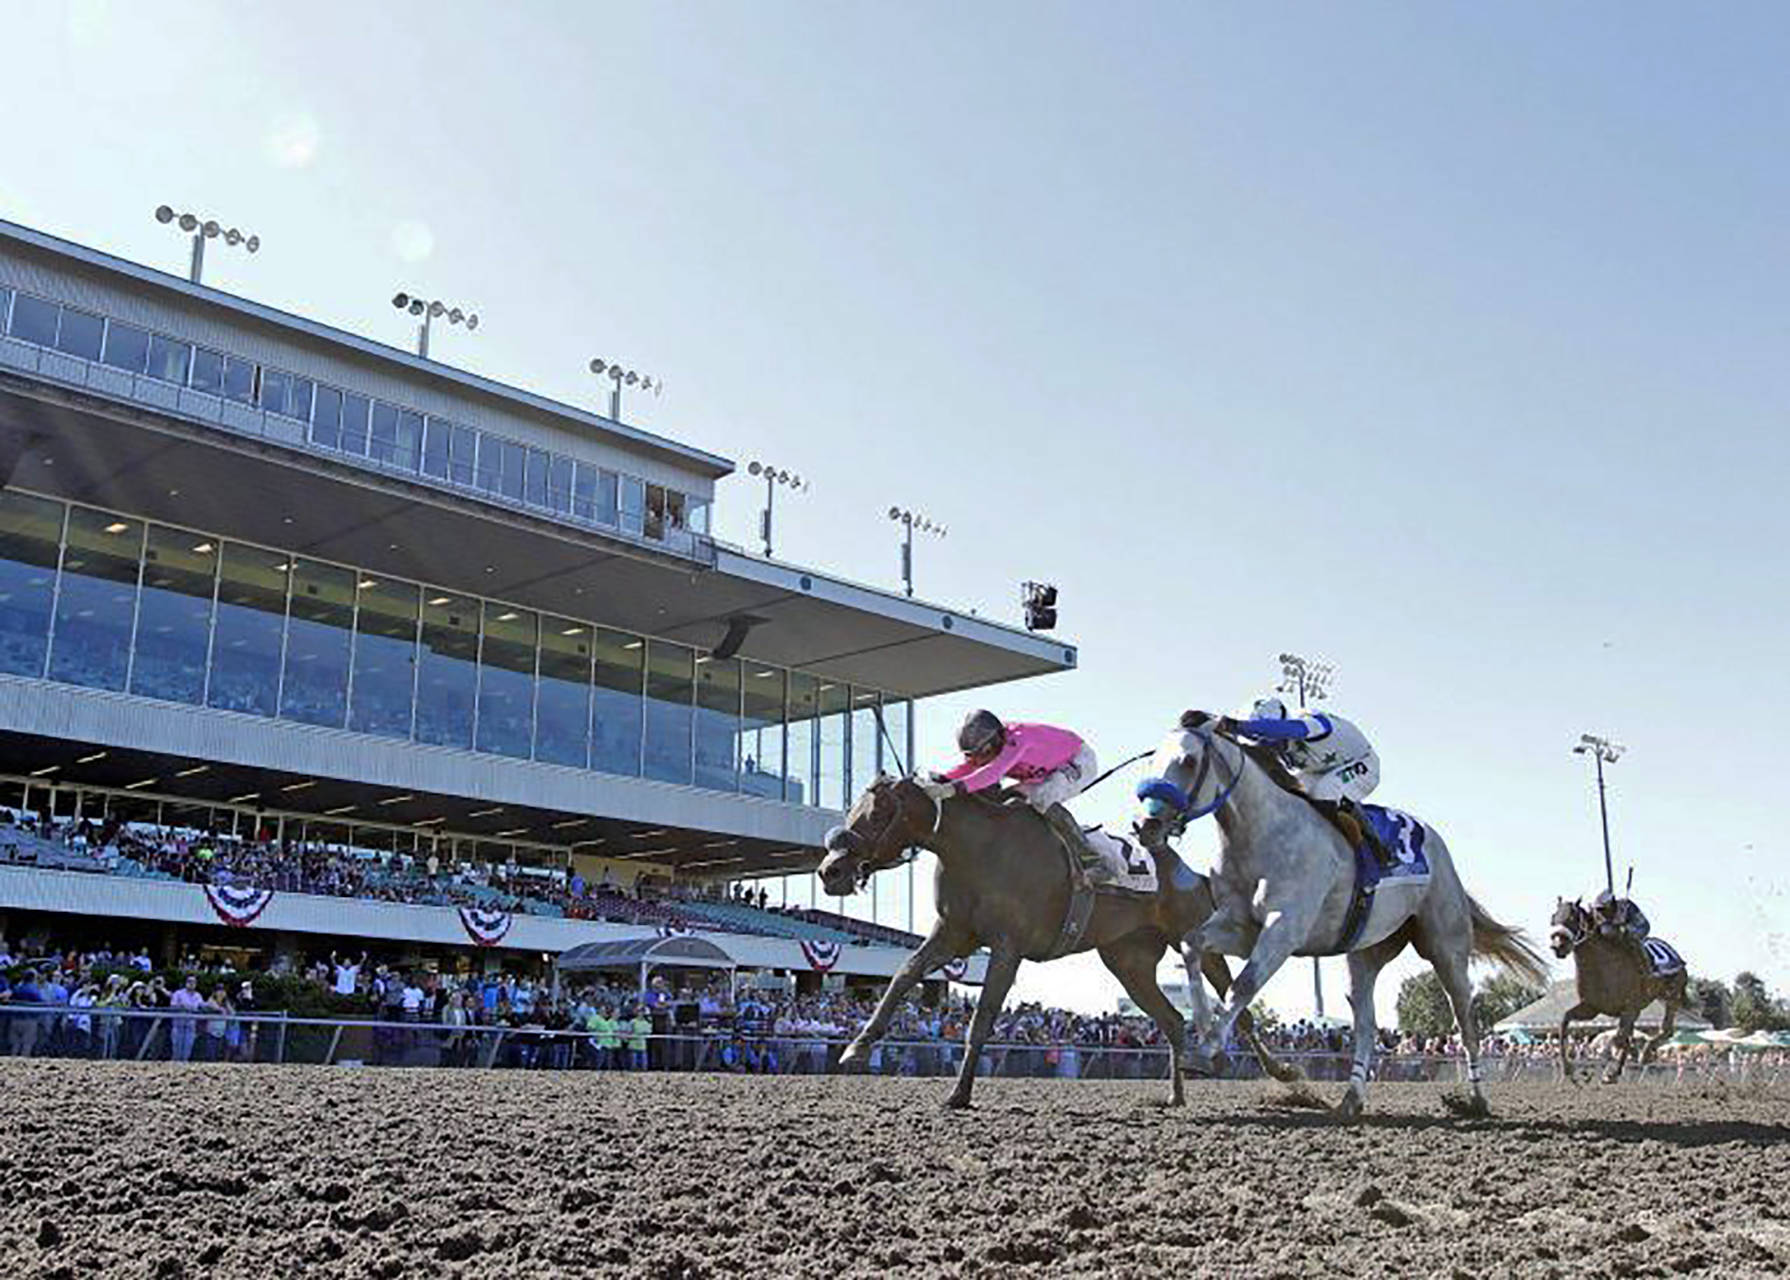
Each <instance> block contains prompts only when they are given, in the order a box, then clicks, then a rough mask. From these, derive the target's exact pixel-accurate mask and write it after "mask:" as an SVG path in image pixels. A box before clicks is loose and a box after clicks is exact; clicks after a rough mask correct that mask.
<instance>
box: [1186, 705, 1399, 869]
mask: <svg viewBox="0 0 1790 1280" xmlns="http://www.w3.org/2000/svg"><path fill="white" fill-rule="evenodd" d="M1218 729H1219V731H1220V732H1223V733H1229V734H1233V735H1235V736H1236V737H1239V738H1247V739H1248V740H1250V741H1251V742H1258V743H1262V744H1263V745H1266V746H1268V747H1270V748H1271V749H1272V750H1273V752H1274V754H1275V756H1276V758H1278V759H1279V761H1280V763H1281V764H1282V765H1284V766H1285V767H1286V770H1287V772H1288V773H1290V774H1292V776H1293V781H1294V782H1296V783H1298V784H1299V789H1300V790H1301V791H1303V792H1304V793H1305V795H1306V797H1307V798H1308V799H1310V801H1311V802H1312V804H1313V805H1315V806H1316V807H1317V808H1318V809H1319V810H1320V811H1321V812H1322V813H1323V814H1324V816H1325V817H1327V818H1329V819H1330V821H1331V822H1333V823H1335V824H1336V825H1337V826H1338V827H1340V828H1342V830H1343V834H1344V835H1345V836H1347V835H1349V834H1350V830H1349V828H1350V827H1351V826H1354V827H1358V828H1359V829H1360V831H1361V835H1362V837H1363V838H1365V839H1366V841H1367V844H1368V847H1369V848H1370V849H1372V850H1373V853H1374V856H1375V857H1376V858H1377V859H1379V862H1380V866H1381V868H1382V869H1390V868H1392V867H1394V866H1396V865H1397V860H1396V858H1395V857H1394V856H1393V853H1392V851H1391V850H1390V849H1388V848H1386V846H1385V845H1383V844H1382V843H1381V842H1380V837H1379V834H1378V833H1377V832H1376V831H1375V830H1374V827H1373V824H1371V823H1370V822H1369V821H1368V820H1367V817H1366V815H1364V814H1362V813H1361V811H1360V808H1359V805H1360V802H1361V801H1363V800H1365V799H1367V797H1368V796H1369V795H1371V794H1372V793H1373V789H1374V788H1375V787H1377V786H1379V785H1380V757H1379V754H1378V753H1377V752H1375V751H1374V748H1373V744H1372V743H1370V742H1368V740H1367V735H1366V734H1364V733H1362V732H1361V730H1360V729H1359V728H1357V727H1356V725H1355V724H1354V723H1353V722H1352V721H1349V720H1345V719H1343V718H1342V717H1341V716H1338V715H1332V714H1331V713H1330V712H1328V711H1301V712H1300V713H1299V714H1298V715H1296V716H1289V715H1288V714H1287V707H1286V704H1285V703H1284V702H1282V701H1281V700H1280V699H1279V698H1272V697H1270V698H1259V699H1257V700H1256V704H1255V707H1254V708H1253V709H1252V711H1251V712H1250V715H1249V718H1248V719H1236V718H1233V717H1231V716H1226V717H1224V718H1223V719H1221V720H1220V721H1219V722H1218ZM1339 815H1342V816H1346V818H1347V819H1348V821H1347V822H1343V821H1339V820H1338V818H1339ZM1350 843H1352V844H1353V843H1356V841H1355V840H1353V839H1351V841H1350Z"/></svg>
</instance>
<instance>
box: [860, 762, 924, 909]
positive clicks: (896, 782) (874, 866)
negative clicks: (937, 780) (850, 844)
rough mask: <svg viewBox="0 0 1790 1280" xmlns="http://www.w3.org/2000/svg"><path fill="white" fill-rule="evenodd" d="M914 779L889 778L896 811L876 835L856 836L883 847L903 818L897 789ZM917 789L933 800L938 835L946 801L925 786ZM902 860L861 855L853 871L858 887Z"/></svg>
mask: <svg viewBox="0 0 1790 1280" xmlns="http://www.w3.org/2000/svg"><path fill="white" fill-rule="evenodd" d="M912 781H913V779H912V778H891V779H890V780H889V800H890V802H891V803H893V804H894V806H895V812H894V813H893V814H891V815H890V817H889V820H888V821H887V822H885V823H883V825H882V828H881V829H880V830H879V831H877V833H876V834H875V835H874V836H870V837H856V838H857V839H860V840H864V839H868V842H869V844H870V847H871V849H872V850H876V849H880V848H882V845H883V841H884V840H885V839H886V838H887V837H888V835H889V833H890V832H891V831H893V830H894V829H895V824H896V823H898V822H900V821H901V820H902V811H903V805H902V802H901V799H900V797H899V796H897V795H896V794H895V793H896V790H897V788H899V787H900V786H901V784H902V783H904V782H912ZM915 790H918V791H920V793H921V794H922V795H924V796H925V797H926V798H927V799H928V800H930V801H932V804H933V809H934V813H933V818H932V833H933V834H934V835H937V834H938V829H939V825H940V824H941V823H943V822H944V820H945V802H944V801H943V800H940V799H939V798H938V797H937V796H935V795H933V794H932V793H931V792H929V791H926V790H924V789H923V788H920V787H918V786H916V787H915ZM854 836H856V833H854ZM901 862H902V859H901V858H900V857H896V858H893V859H891V860H890V861H888V862H884V861H882V860H881V859H878V860H876V861H874V862H873V861H872V860H871V859H870V858H869V857H864V856H860V857H859V859H858V865H857V867H856V868H855V869H854V870H853V872H852V878H853V879H854V880H855V881H856V882H857V885H858V887H859V888H860V889H861V888H863V887H864V886H865V885H866V884H867V883H869V881H870V877H871V876H873V875H875V874H876V873H877V872H879V871H887V870H888V869H889V868H891V867H898V866H900V865H901Z"/></svg>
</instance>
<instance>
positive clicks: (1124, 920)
mask: <svg viewBox="0 0 1790 1280" xmlns="http://www.w3.org/2000/svg"><path fill="white" fill-rule="evenodd" d="M915 846H918V847H920V848H923V849H929V850H931V851H932V852H933V853H935V854H937V855H938V860H939V865H938V873H937V879H936V882H935V883H936V897H937V905H938V922H937V923H936V924H934V925H933V927H932V932H931V933H930V934H928V935H927V937H926V941H924V942H923V943H921V944H920V947H919V949H918V950H916V951H915V952H914V953H913V955H911V956H909V957H908V959H907V962H906V963H905V964H903V965H902V966H901V969H900V971H899V972H898V973H896V975H895V976H894V977H893V978H892V979H890V981H889V987H888V990H886V991H885V992H883V998H882V1000H881V1001H880V1002H879V1003H878V1004H877V1006H876V1012H875V1014H873V1015H872V1016H871V1019H870V1021H869V1022H868V1023H866V1024H865V1026H864V1029H863V1030H862V1031H860V1032H858V1034H857V1036H856V1037H854V1038H853V1040H852V1042H851V1043H850V1044H849V1045H847V1046H846V1049H845V1053H844V1055H843V1057H842V1058H841V1059H840V1062H841V1065H842V1066H846V1067H848V1068H849V1067H854V1066H861V1065H862V1064H863V1063H864V1062H865V1061H866V1060H867V1058H868V1055H869V1051H870V1046H871V1045H873V1044H875V1043H876V1042H877V1041H878V1040H880V1039H881V1038H882V1036H883V1034H884V1033H885V1032H886V1031H887V1030H888V1029H889V1023H890V1021H891V1020H892V1019H893V1018H894V1016H895V1011H896V1008H897V1007H898V1006H899V1005H900V1003H901V998H902V996H904V995H905V994H906V993H907V992H908V990H909V989H910V988H911V987H912V986H913V985H914V984H915V983H916V982H918V981H920V980H921V979H922V978H924V977H925V976H926V975H927V974H929V973H931V972H932V971H933V970H935V969H937V968H939V967H940V966H941V965H943V964H946V963H947V962H949V961H950V960H952V959H954V958H956V957H959V956H967V955H969V954H970V953H971V952H972V951H974V950H976V949H977V948H978V947H983V946H986V947H988V948H989V950H990V952H991V955H990V957H989V961H988V973H987V976H986V977H985V978H984V979H983V984H982V994H981V995H980V997H979V998H978V999H977V1001H976V1014H975V1017H974V1019H973V1020H972V1021H971V1023H970V1029H969V1047H968V1050H967V1052H966V1053H965V1054H964V1059H963V1067H962V1069H961V1070H960V1071H959V1072H958V1076H957V1087H956V1088H955V1089H953V1090H952V1091H951V1094H950V1097H949V1098H947V1099H946V1103H945V1105H946V1106H949V1107H967V1106H968V1105H969V1102H970V1087H971V1084H972V1083H973V1082H974V1080H975V1077H976V1060H977V1058H979V1057H980V1056H981V1053H982V1046H983V1045H984V1044H986V1043H987V1042H988V1034H989V1030H990V1027H991V1026H992V1024H993V1022H994V1018H995V1015H996V1014H997V1013H999V1012H1000V1009H1001V1003H1002V1002H1003V1001H1004V1000H1005V999H1006V998H1007V990H1008V988H1009V987H1010V986H1012V984H1013V977H1014V975H1015V974H1016V973H1017V972H1018V970H1019V962H1020V960H1021V959H1022V958H1031V959H1041V958H1047V957H1050V956H1051V953H1052V952H1053V951H1054V950H1056V948H1057V946H1058V941H1059V937H1060V935H1061V933H1062V930H1063V926H1064V920H1065V917H1066V915H1067V913H1068V911H1069V909H1070V905H1071V897H1072V886H1071V880H1070V873H1069V866H1068V861H1067V859H1066V857H1065V855H1064V851H1063V848H1062V846H1061V844H1060V843H1059V842H1058V839H1057V837H1056V835H1055V834H1054V833H1053V832H1052V831H1051V829H1050V828H1049V826H1048V825H1047V824H1046V823H1045V822H1043V821H1041V820H1040V818H1039V816H1038V814H1037V813H1036V812H1035V811H1034V810H1032V808H1031V807H1030V806H1028V805H1003V804H997V803H993V802H991V801H988V800H984V799H981V798H979V797H976V796H961V797H956V798H953V799H948V800H944V801H937V800H934V799H933V798H932V797H931V796H929V795H927V794H926V792H924V791H922V790H921V789H920V788H919V787H918V786H917V785H916V784H915V783H914V782H913V780H912V779H911V778H899V779H898V778H889V777H879V778H878V779H877V780H876V781H875V782H873V783H872V784H871V785H870V786H869V788H868V789H866V790H865V792H864V794H863V795H862V796H860V797H858V801H857V803H856V804H855V805H853V806H852V809H851V812H850V813H848V814H847V815H846V820H845V825H843V826H841V827H836V828H835V829H834V830H833V831H831V832H829V833H828V835H827V850H828V853H827V856H826V858H825V859H824V860H823V861H822V862H821V864H820V878H821V883H822V884H823V885H824V886H825V887H826V890H827V892H828V893H832V894H838V895H844V894H848V893H851V892H853V891H854V890H856V889H858V888H860V887H862V886H863V884H864V883H865V881H867V880H868V879H869V878H870V877H871V875H873V874H874V873H876V872H878V871H882V870H886V869H888V868H889V867H893V866H896V865H898V864H899V863H900V862H901V861H902V860H903V855H904V854H905V853H906V851H907V850H908V849H909V848H912V847H915ZM1158 867H1159V869H1160V871H1161V872H1162V874H1165V875H1170V877H1171V879H1170V882H1169V883H1170V888H1169V890H1168V891H1167V892H1165V893H1158V894H1156V895H1154V896H1152V897H1148V898H1142V897H1132V896H1121V895H1116V894H1106V893H1102V894H1097V895H1096V897H1095V901H1094V906H1093V912H1092V914H1091V916H1090V917H1089V918H1088V922H1087V927H1086V930H1085V932H1083V933H1082V935H1081V937H1080V939H1079V941H1078V943H1077V945H1075V946H1074V947H1073V948H1072V950H1074V951H1083V950H1087V949H1088V948H1090V947H1092V948H1096V949H1098V951H1099V952H1100V958H1101V960H1103V961H1104V962H1105V963H1106V967H1107V968H1108V969H1110V970H1112V972H1113V975H1114V976H1115V977H1117V978H1118V980H1119V981H1120V982H1121V983H1122V984H1123V985H1124V987H1125V991H1126V993H1127V994H1128V995H1130V997H1131V998H1132V999H1133V1000H1134V1001H1136V1002H1137V1006H1138V1008H1140V1009H1142V1010H1143V1011H1144V1012H1145V1013H1147V1014H1148V1015H1149V1016H1150V1018H1151V1019H1152V1020H1153V1021H1154V1022H1155V1023H1156V1027H1157V1030H1159V1031H1160V1032H1161V1033H1162V1037H1163V1039H1164V1040H1166V1041H1167V1042H1168V1047H1169V1055H1170V1059H1171V1065H1172V1076H1173V1084H1172V1086H1171V1090H1172V1094H1171V1099H1170V1100H1171V1102H1172V1103H1173V1104H1174V1105H1177V1106H1178V1105H1180V1104H1181V1103H1182V1102H1183V1101H1184V1094H1183V1085H1182V1081H1181V1056H1182V1051H1183V1042H1184V1039H1185V1036H1186V1022H1185V1020H1184V1019H1183V1018H1182V1017H1181V1014H1180V1012H1179V1011H1178V1010H1177V1009H1176V1008H1175V1006H1174V1005H1173V1004H1171V1003H1170V1002H1169V1000H1168V997H1167V996H1165V995H1163V993H1162V989H1161V988H1160V987H1158V986H1157V985H1156V966H1157V962H1158V961H1160V960H1161V958H1162V955H1163V952H1164V951H1165V950H1166V949H1167V948H1168V947H1169V945H1170V944H1171V943H1172V942H1173V940H1175V939H1177V938H1180V937H1181V936H1182V935H1183V934H1185V933H1186V932H1187V931H1188V930H1189V929H1192V928H1194V927H1195V926H1197V925H1199V924H1200V923H1202V922H1203V921H1204V920H1205V919H1206V917H1207V916H1208V915H1210V914H1211V913H1212V895H1211V892H1210V890H1209V889H1208V888H1207V885H1206V880H1205V877H1204V876H1199V875H1195V874H1194V873H1193V872H1191V871H1189V870H1187V868H1186V867H1185V866H1184V865H1182V863H1181V862H1180V860H1179V859H1178V858H1175V857H1174V856H1173V855H1172V854H1171V855H1170V856H1169V857H1168V858H1166V859H1162V860H1160V861H1159V862H1158ZM1204 972H1205V974H1206V977H1207V978H1208V979H1209V980H1210V981H1211V983H1212V985H1213V986H1214V987H1216V988H1217V989H1218V990H1219V991H1224V990H1225V989H1226V988H1227V987H1228V986H1229V985H1230V970H1229V968H1227V967H1226V965H1225V962H1224V960H1223V959H1222V958H1221V957H1219V956H1211V957H1209V958H1207V960H1206V962H1205V964H1204ZM1238 1030H1239V1031H1240V1032H1241V1033H1242V1034H1243V1036H1244V1037H1245V1039H1246V1040H1247V1042H1248V1043H1249V1046H1250V1048H1251V1049H1253V1050H1254V1052H1255V1055H1256V1057H1257V1058H1258V1059H1260V1061H1261V1063H1262V1066H1263V1068H1264V1069H1265V1070H1266V1071H1268V1073H1269V1074H1270V1075H1272V1076H1274V1077H1275V1078H1276V1079H1277V1080H1283V1081H1287V1080H1295V1079H1298V1078H1299V1073H1298V1072H1297V1071H1296V1070H1294V1069H1293V1068H1290V1067H1285V1066H1282V1065H1281V1064H1280V1063H1279V1062H1277V1061H1276V1060H1275V1059H1274V1058H1273V1057H1272V1056H1271V1055H1269V1053H1268V1051H1267V1050H1266V1049H1265V1048H1264V1047H1263V1046H1262V1044H1261V1042H1260V1041H1259V1040H1258V1039H1257V1038H1256V1035H1255V1030H1254V1026H1253V1024H1252V1023H1251V1022H1250V1021H1248V1019H1247V1017H1245V1018H1244V1019H1243V1020H1242V1021H1240V1022H1239V1023H1238Z"/></svg>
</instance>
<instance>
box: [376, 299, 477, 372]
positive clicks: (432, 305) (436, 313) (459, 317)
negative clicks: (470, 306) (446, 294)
mask: <svg viewBox="0 0 1790 1280" xmlns="http://www.w3.org/2000/svg"><path fill="white" fill-rule="evenodd" d="M392 306H394V307H396V308H397V309H398V310H399V311H407V312H409V313H410V314H411V315H413V316H415V317H417V319H419V320H421V321H422V323H421V324H420V325H418V326H417V330H416V353H417V354H418V355H419V356H421V357H422V358H423V359H425V360H427V359H428V358H429V326H430V325H431V324H433V323H434V322H435V321H436V320H441V319H445V320H446V321H447V322H448V323H449V324H459V325H465V326H466V328H467V330H468V331H471V330H473V329H476V328H478V327H479V318H478V316H477V315H476V314H474V313H473V312H472V311H470V310H463V309H462V308H460V307H450V306H449V305H448V304H447V303H445V302H443V301H442V300H441V299H440V298H429V299H425V298H419V297H417V296H416V295H415V294H414V293H404V292H399V293H396V294H394V295H393V296H392Z"/></svg>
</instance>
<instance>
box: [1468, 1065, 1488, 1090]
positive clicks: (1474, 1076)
mask: <svg viewBox="0 0 1790 1280" xmlns="http://www.w3.org/2000/svg"><path fill="white" fill-rule="evenodd" d="M1467 1083H1468V1084H1471V1085H1473V1086H1475V1087H1478V1086H1479V1085H1481V1084H1484V1083H1485V1072H1484V1071H1483V1070H1481V1069H1480V1066H1479V1063H1478V1062H1477V1061H1474V1062H1469V1063H1468V1064H1467Z"/></svg>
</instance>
